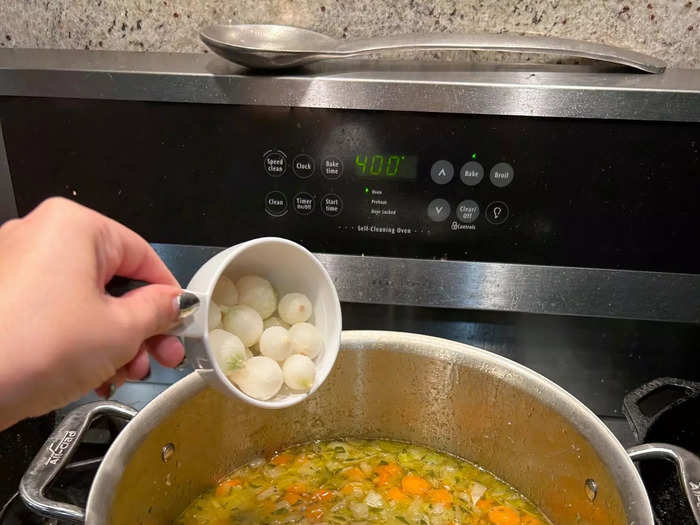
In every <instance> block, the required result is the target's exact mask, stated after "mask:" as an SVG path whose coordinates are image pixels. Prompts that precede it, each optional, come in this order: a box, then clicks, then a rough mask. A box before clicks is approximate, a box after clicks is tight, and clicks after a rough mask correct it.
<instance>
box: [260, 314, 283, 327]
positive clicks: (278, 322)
mask: <svg viewBox="0 0 700 525" xmlns="http://www.w3.org/2000/svg"><path fill="white" fill-rule="evenodd" d="M271 326H282V327H284V328H289V323H285V322H284V321H283V320H282V319H280V318H279V317H275V316H274V315H273V316H272V317H268V318H267V319H265V320H264V321H263V330H267V329H268V328H270V327H271Z"/></svg>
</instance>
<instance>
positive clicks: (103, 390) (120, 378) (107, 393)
mask: <svg viewBox="0 0 700 525" xmlns="http://www.w3.org/2000/svg"><path fill="white" fill-rule="evenodd" d="M126 376H127V372H126V367H121V368H120V369H119V370H117V371H116V373H115V374H114V375H113V376H112V377H111V378H109V379H108V380H107V381H105V382H104V383H102V384H101V385H100V386H98V387H97V388H96V389H95V393H96V394H97V395H98V396H100V397H104V398H105V399H109V398H110V397H112V396H113V395H114V391H115V390H116V389H117V388H119V387H120V386H122V385H123V384H124V383H125V382H126Z"/></svg>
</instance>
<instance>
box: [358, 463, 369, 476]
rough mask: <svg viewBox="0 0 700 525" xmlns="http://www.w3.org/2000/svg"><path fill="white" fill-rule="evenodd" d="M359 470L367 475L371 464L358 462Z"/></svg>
mask: <svg viewBox="0 0 700 525" xmlns="http://www.w3.org/2000/svg"><path fill="white" fill-rule="evenodd" d="M360 470H361V471H362V472H364V474H365V476H369V475H370V474H371V473H372V466H371V465H370V464H369V463H366V462H364V461H363V462H362V463H360Z"/></svg>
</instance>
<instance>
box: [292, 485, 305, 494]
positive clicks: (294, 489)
mask: <svg viewBox="0 0 700 525" xmlns="http://www.w3.org/2000/svg"><path fill="white" fill-rule="evenodd" d="M287 492H294V493H295V494H301V493H302V492H306V485H304V484H303V483H294V484H293V485H290V486H289V487H287Z"/></svg>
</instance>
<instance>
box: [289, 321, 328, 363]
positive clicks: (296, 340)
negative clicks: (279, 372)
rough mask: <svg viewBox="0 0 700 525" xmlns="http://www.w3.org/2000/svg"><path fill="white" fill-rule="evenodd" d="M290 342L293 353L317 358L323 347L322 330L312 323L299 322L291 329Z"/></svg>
mask: <svg viewBox="0 0 700 525" xmlns="http://www.w3.org/2000/svg"><path fill="white" fill-rule="evenodd" d="M289 343H290V346H291V349H292V353H293V354H302V355H305V356H307V357H310V358H311V359H314V358H316V356H318V354H320V353H321V350H322V348H323V338H322V337H321V332H319V331H318V328H316V327H315V326H314V325H312V324H310V323H297V324H295V325H292V327H291V328H290V329H289Z"/></svg>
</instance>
